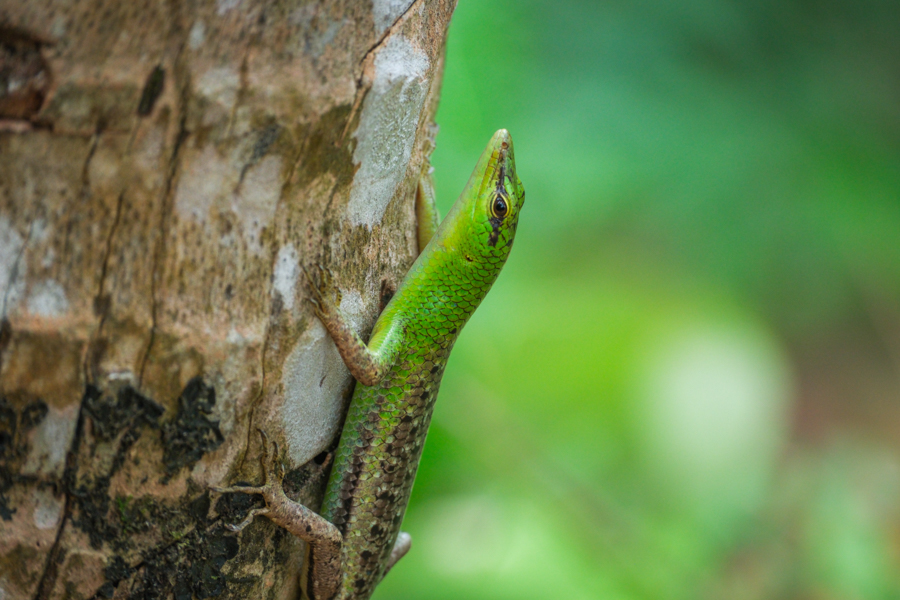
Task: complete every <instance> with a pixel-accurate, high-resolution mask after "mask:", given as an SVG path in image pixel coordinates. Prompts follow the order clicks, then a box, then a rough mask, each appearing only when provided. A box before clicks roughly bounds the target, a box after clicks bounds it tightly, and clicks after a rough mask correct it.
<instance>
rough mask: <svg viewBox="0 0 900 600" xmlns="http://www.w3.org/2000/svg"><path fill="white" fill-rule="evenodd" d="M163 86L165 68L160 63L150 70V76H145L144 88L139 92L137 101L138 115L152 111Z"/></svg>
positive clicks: (164, 83)
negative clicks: (139, 96)
mask: <svg viewBox="0 0 900 600" xmlns="http://www.w3.org/2000/svg"><path fill="white" fill-rule="evenodd" d="M165 86H166V70H165V69H163V68H162V65H156V67H155V68H154V69H153V70H152V71H151V72H150V76H149V77H147V82H146V83H144V90H143V91H142V92H141V99H140V101H139V102H138V109H137V113H138V115H139V116H141V117H146V116H147V115H149V114H150V113H151V112H153V107H154V105H156V101H157V100H158V99H159V96H160V94H162V92H163V89H164V88H165Z"/></svg>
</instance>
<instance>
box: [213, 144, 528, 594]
mask: <svg viewBox="0 0 900 600" xmlns="http://www.w3.org/2000/svg"><path fill="white" fill-rule="evenodd" d="M431 189H432V188H431V183H430V174H429V173H428V172H426V173H424V174H423V182H422V184H420V187H419V194H418V202H419V206H418V209H417V214H418V215H419V227H420V234H419V243H420V247H421V246H422V245H425V244H426V242H427V245H425V246H424V249H422V251H421V253H420V255H419V257H418V258H417V259H416V261H415V263H414V264H413V266H412V267H411V268H410V270H409V272H408V273H407V275H406V277H405V278H404V280H403V282H402V284H401V285H400V287H399V289H398V290H397V292H396V293H395V294H394V296H393V298H392V299H391V301H390V302H389V303H388V305H387V306H386V307H385V309H384V311H383V312H382V314H381V315H380V316H379V318H378V320H377V321H376V323H375V327H374V328H373V330H372V334H371V336H370V339H369V343H368V344H365V343H364V342H363V341H362V340H361V339H360V338H359V336H358V335H357V334H356V333H355V332H354V331H353V330H352V329H351V328H350V327H349V325H348V323H347V321H346V319H344V317H343V316H342V315H341V314H340V312H339V311H338V310H337V308H336V306H337V302H336V301H335V298H334V296H336V292H335V290H333V288H332V286H331V283H330V277H329V276H328V275H327V272H326V271H322V272H321V273H320V276H319V278H318V280H313V279H312V278H311V277H310V280H311V281H310V282H311V284H312V285H311V287H312V292H313V296H314V299H313V304H314V306H315V310H316V314H317V315H318V317H319V318H320V319H321V320H322V322H323V324H324V325H325V327H326V329H327V330H328V332H329V334H330V335H331V336H332V338H333V339H334V341H335V343H336V344H337V347H338V350H339V351H340V353H341V356H342V357H343V359H344V362H345V363H346V364H347V366H348V368H349V369H350V372H351V373H352V374H353V375H354V377H355V378H356V379H357V381H358V383H357V385H356V388H355V390H354V393H353V398H352V400H351V402H350V407H349V410H348V414H347V418H346V421H345V423H344V428H343V431H342V433H341V438H340V442H339V444H338V448H337V450H336V452H335V456H334V464H333V467H332V470H331V477H330V479H329V482H328V487H327V489H326V492H325V498H324V502H323V505H322V510H321V515H317V514H315V513H314V512H313V511H311V510H309V509H308V508H306V507H305V506H302V505H300V504H298V503H296V502H293V501H292V500H290V499H288V498H287V497H286V496H285V494H284V492H283V490H282V488H281V469H282V467H281V466H280V465H279V464H278V457H277V452H276V456H274V457H273V458H274V461H270V460H269V459H268V458H267V457H266V456H267V454H268V453H267V451H266V448H265V446H266V443H265V440H264V444H263V446H264V459H263V461H264V471H265V473H266V482H265V483H264V485H262V486H258V487H249V486H237V487H233V488H227V489H225V490H221V491H230V492H247V493H261V494H262V495H263V497H264V498H265V500H266V508H263V509H256V510H255V511H252V512H251V514H250V515H249V516H248V518H247V520H245V522H244V523H243V524H242V525H241V526H243V525H244V524H246V523H248V522H249V521H250V520H252V518H253V517H254V516H255V515H256V514H263V515H266V516H267V517H269V518H270V519H272V520H273V521H274V522H275V523H277V524H279V525H281V526H283V527H285V528H286V529H288V530H289V531H290V532H291V533H293V534H294V535H296V536H298V537H300V538H301V539H304V540H306V541H307V542H309V544H310V554H309V560H308V574H307V579H308V585H307V588H308V589H307V594H308V596H309V597H310V598H311V599H313V600H366V599H368V598H369V597H370V596H371V594H372V592H373V591H374V589H375V586H376V585H377V584H378V583H379V582H380V581H381V579H382V578H383V577H384V575H385V573H386V572H387V571H388V570H389V569H390V568H391V567H392V566H393V564H394V563H395V562H396V561H397V560H398V559H399V558H400V557H402V556H403V554H405V552H406V550H408V548H409V542H410V538H409V536H408V535H406V534H403V533H401V532H400V524H401V522H402V520H403V515H404V513H405V511H406V505H407V502H408V501H409V496H410V492H411V491H412V485H413V481H414V479H415V474H416V469H417V467H418V464H419V458H420V456H421V453H422V447H423V445H424V443H425V436H426V433H427V431H428V425H429V423H430V421H431V414H432V410H433V407H434V401H435V399H436V397H437V392H438V389H439V387H440V383H441V377H442V375H443V372H444V367H445V365H446V362H447V358H448V356H449V354H450V350H451V349H452V347H453V344H454V343H455V341H456V339H457V337H458V336H459V333H460V331H461V330H462V328H463V326H464V325H465V323H466V322H467V321H468V319H469V317H470V316H471V315H472V313H473V312H474V311H475V309H476V308H477V306H478V304H479V303H480V302H481V300H482V299H483V298H484V297H485V295H486V294H487V292H488V290H489V289H490V287H491V285H492V284H493V283H494V281H495V280H496V278H497V276H498V275H499V273H500V270H501V268H502V267H503V265H504V263H505V262H506V258H507V256H508V255H509V251H510V249H511V248H512V243H513V239H514V236H515V232H516V225H517V223H518V217H519V210H520V209H521V207H522V204H523V203H524V199H525V193H524V190H523V189H522V184H521V182H520V181H519V179H518V177H517V175H516V170H515V159H514V155H513V147H512V139H511V138H510V136H509V133H508V132H507V131H506V130H503V129H501V130H500V131H498V132H497V133H495V134H494V136H493V137H492V138H491V141H490V142H489V143H488V146H487V148H486V149H485V151H484V152H483V154H482V155H481V158H480V159H479V161H478V163H477V165H476V167H475V170H474V172H473V173H472V176H471V178H470V179H469V182H468V184H467V185H466V187H465V189H464V190H463V193H462V194H461V195H460V197H459V199H458V200H457V202H456V204H454V206H453V208H452V209H451V211H450V213H449V214H448V215H447V217H446V218H445V219H444V220H443V221H442V222H441V224H440V226H438V228H437V230H436V231H434V224H435V223H436V222H437V213H436V212H435V210H434V208H433V206H432V207H423V206H422V203H423V202H429V201H431V202H433V193H432V191H431ZM241 526H238V527H241Z"/></svg>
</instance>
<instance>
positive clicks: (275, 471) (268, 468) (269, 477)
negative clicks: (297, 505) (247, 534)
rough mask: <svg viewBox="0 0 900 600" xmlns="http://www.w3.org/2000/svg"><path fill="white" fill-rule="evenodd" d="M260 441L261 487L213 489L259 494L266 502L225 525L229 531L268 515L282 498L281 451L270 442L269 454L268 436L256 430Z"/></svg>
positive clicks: (235, 486)
mask: <svg viewBox="0 0 900 600" xmlns="http://www.w3.org/2000/svg"><path fill="white" fill-rule="evenodd" d="M257 431H258V432H259V437H260V441H261V446H262V447H261V449H260V453H259V464H260V467H261V468H262V475H263V481H262V485H233V486H229V487H213V488H211V489H212V490H213V491H215V492H219V493H222V494H260V495H261V496H262V497H263V499H264V500H265V501H266V506H265V507H263V508H254V509H253V510H251V511H250V512H249V513H247V516H246V517H245V518H244V520H243V521H241V522H240V523H238V524H230V525H227V527H228V529H230V530H231V531H241V530H242V529H244V528H245V527H246V526H247V525H249V524H250V523H251V522H252V521H253V519H254V517H256V516H257V515H267V514H269V511H270V509H269V507H270V506H271V505H272V503H273V502H275V501H276V500H278V499H279V498H280V497H281V496H284V488H283V487H282V484H283V481H284V463H282V461H281V451H280V449H279V447H278V442H271V445H272V452H271V454H270V452H269V444H270V442H269V436H268V435H266V432H265V431H263V430H262V429H258V430H257Z"/></svg>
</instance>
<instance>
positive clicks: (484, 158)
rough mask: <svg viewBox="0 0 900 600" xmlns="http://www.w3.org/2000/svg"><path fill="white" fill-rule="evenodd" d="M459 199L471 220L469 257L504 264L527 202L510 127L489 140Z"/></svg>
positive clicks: (465, 213)
mask: <svg viewBox="0 0 900 600" xmlns="http://www.w3.org/2000/svg"><path fill="white" fill-rule="evenodd" d="M458 202H459V203H460V204H461V205H462V206H461V208H462V211H461V212H462V213H463V214H464V215H465V216H466V217H467V220H469V223H468V227H467V228H466V229H468V231H467V232H466V236H467V237H468V240H467V241H468V243H467V244H464V246H466V250H467V251H468V252H469V254H468V255H467V258H470V259H474V260H472V261H470V262H476V261H477V262H480V263H482V264H483V263H485V262H487V263H492V264H496V265H497V266H498V267H499V266H502V264H503V262H504V261H505V260H506V257H507V256H508V255H509V251H510V249H511V248H512V244H513V239H514V238H515V235H516V226H517V225H518V223H519V211H520V210H521V209H522V205H523V204H524V203H525V190H524V189H523V188H522V182H521V181H520V180H519V176H518V175H517V174H516V159H515V154H514V153H513V143H512V137H510V135H509V132H508V131H506V130H505V129H501V130H499V131H497V133H495V134H494V136H493V137H492V138H491V141H490V142H488V145H487V148H485V149H484V152H483V153H482V154H481V158H480V159H478V163H477V164H476V165H475V170H474V171H473V172H472V176H471V177H470V178H469V183H468V184H467V185H466V188H465V189H464V190H463V193H462V195H461V196H460V199H459V201H458ZM498 259H499V264H498Z"/></svg>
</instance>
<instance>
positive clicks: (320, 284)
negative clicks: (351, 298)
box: [300, 264, 341, 321]
mask: <svg viewBox="0 0 900 600" xmlns="http://www.w3.org/2000/svg"><path fill="white" fill-rule="evenodd" d="M300 268H301V269H302V270H303V274H304V275H305V276H306V282H307V287H308V288H309V292H310V296H309V297H308V298H307V301H308V302H309V303H310V304H312V305H313V310H314V311H315V313H316V316H317V317H319V318H320V319H322V320H323V321H324V320H325V317H326V315H327V314H328V313H329V312H330V308H331V307H332V306H337V305H338V304H340V302H341V293H340V291H339V290H338V289H337V288H335V286H334V283H333V282H334V276H333V274H332V272H331V270H330V269H328V268H327V267H323V266H322V265H319V264H317V265H316V271H317V273H316V274H315V275H313V274H312V273H310V272H309V270H308V269H307V268H306V267H304V266H302V265H301V266H300Z"/></svg>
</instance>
